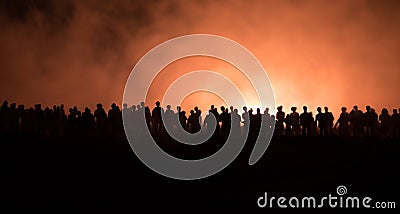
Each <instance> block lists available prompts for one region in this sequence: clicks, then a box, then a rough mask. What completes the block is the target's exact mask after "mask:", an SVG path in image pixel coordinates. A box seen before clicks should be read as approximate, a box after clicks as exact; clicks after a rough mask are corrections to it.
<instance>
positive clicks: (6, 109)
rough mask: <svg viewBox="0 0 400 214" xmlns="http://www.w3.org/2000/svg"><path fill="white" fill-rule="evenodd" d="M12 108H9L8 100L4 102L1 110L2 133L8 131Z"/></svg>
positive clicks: (0, 124) (0, 129)
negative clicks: (9, 114) (9, 115)
mask: <svg viewBox="0 0 400 214" xmlns="http://www.w3.org/2000/svg"><path fill="white" fill-rule="evenodd" d="M9 110H10V108H9V107H8V102H7V100H5V101H3V105H2V106H1V108H0V132H7V131H8V124H7V119H8V113H9Z"/></svg>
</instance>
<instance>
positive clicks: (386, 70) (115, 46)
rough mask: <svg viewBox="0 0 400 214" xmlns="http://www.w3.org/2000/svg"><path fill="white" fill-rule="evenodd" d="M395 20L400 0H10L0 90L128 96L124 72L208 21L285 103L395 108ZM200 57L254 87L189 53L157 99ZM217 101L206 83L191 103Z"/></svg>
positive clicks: (398, 70) (73, 101) (48, 96)
mask: <svg viewBox="0 0 400 214" xmlns="http://www.w3.org/2000/svg"><path fill="white" fill-rule="evenodd" d="M399 23H400V2H398V1H373V0H371V1H357V0H355V1H206V0H201V1H200V0H199V1H190V2H189V1H178V0H176V1H116V2H112V3H111V2H107V1H101V3H99V1H87V0H85V1H78V0H76V1H2V2H1V3H0V24H1V26H2V27H1V28H2V33H1V34H0V47H1V48H0V70H1V72H0V99H1V100H4V99H7V100H9V102H16V103H24V104H26V105H28V106H31V105H33V104H35V103H43V104H44V105H53V104H61V103H64V104H66V105H67V106H71V105H77V106H78V107H84V106H90V107H92V108H93V107H94V106H95V104H96V103H98V102H102V103H103V104H104V105H106V106H109V105H110V104H111V103H113V102H115V103H121V102H122V94H123V90H124V85H125V81H126V80H127V77H128V75H129V73H130V71H131V69H132V68H133V66H134V65H135V64H136V62H137V61H138V60H139V59H140V57H141V56H143V55H144V54H145V53H146V52H147V51H149V50H150V49H151V48H153V47H155V46H156V45H158V44H159V43H161V42H164V41H166V40H169V39H171V38H174V37H177V36H182V35H185V34H192V33H207V34H216V35H220V36H224V37H227V38H230V39H232V40H235V41H237V42H239V43H240V44H242V45H243V46H245V47H246V48H248V49H249V50H250V51H251V52H252V53H253V54H254V55H255V56H256V57H257V58H258V59H259V60H260V62H261V63H262V64H263V66H264V68H265V69H266V71H267V72H268V75H269V77H270V80H271V83H272V85H273V87H274V91H275V96H276V102H277V104H282V105H283V106H284V108H285V110H286V111H288V109H289V108H290V106H298V107H301V106H303V105H305V104H307V105H308V106H309V107H310V108H311V109H312V110H313V111H315V108H316V106H329V107H331V109H332V110H333V111H334V112H338V110H339V109H340V107H341V106H347V107H348V108H351V106H353V105H355V104H357V105H359V106H361V107H362V108H364V106H365V105H368V104H369V105H372V106H373V107H375V108H376V109H377V110H378V111H380V108H382V107H389V108H398V107H400V103H399V99H398V97H399V96H398V94H399V89H400V85H399V83H400V60H399V59H400V40H399V38H400V24H399ZM200 69H206V70H215V71H217V72H219V73H222V74H224V75H226V76H229V78H231V79H232V81H233V82H235V83H238V84H239V85H240V86H239V87H240V88H241V89H243V90H245V91H246V90H251V88H249V87H248V85H246V83H241V82H242V81H241V78H242V77H241V76H240V74H238V73H237V72H236V71H234V70H235V69H234V68H233V67H232V66H229V65H227V64H226V63H223V62H220V61H218V60H216V59H212V58H207V59H204V58H201V57H200V58H194V59H193V58H187V59H183V60H180V61H177V62H174V63H173V64H171V65H170V66H168V67H167V68H166V69H165V70H164V71H163V72H162V73H161V74H160V76H159V78H157V79H156V80H155V82H154V84H153V86H152V89H151V90H152V91H151V93H149V95H150V96H149V99H148V101H149V104H150V106H153V102H154V101H155V100H157V99H160V100H161V99H162V98H161V97H160V96H161V95H162V93H163V92H164V91H165V90H166V88H167V86H168V83H172V82H173V81H174V79H176V78H177V77H178V76H179V75H182V74H184V73H187V72H190V71H192V70H200ZM211 102H218V103H216V104H217V105H219V104H222V103H223V101H222V100H221V99H220V98H218V97H216V96H215V95H210V94H207V93H203V92H199V93H194V94H192V95H190V96H188V97H187V98H186V99H185V100H184V103H183V105H184V106H185V107H187V108H191V107H193V106H194V105H199V106H201V107H203V106H204V108H206V106H208V105H209V104H210V103H211ZM194 103H196V104H194ZM238 108H239V107H238ZM240 108H241V107H240ZM205 110H207V109H203V111H205Z"/></svg>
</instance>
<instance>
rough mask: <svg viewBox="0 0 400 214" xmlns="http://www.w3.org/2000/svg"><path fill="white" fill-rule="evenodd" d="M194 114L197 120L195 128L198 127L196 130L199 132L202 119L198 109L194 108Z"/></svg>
mask: <svg viewBox="0 0 400 214" xmlns="http://www.w3.org/2000/svg"><path fill="white" fill-rule="evenodd" d="M194 114H195V115H196V117H197V118H198V120H197V122H198V124H196V126H197V127H198V129H199V131H200V129H201V125H200V123H201V121H202V118H201V110H200V109H199V107H197V106H195V107H194Z"/></svg>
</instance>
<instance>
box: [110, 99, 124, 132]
mask: <svg viewBox="0 0 400 214" xmlns="http://www.w3.org/2000/svg"><path fill="white" fill-rule="evenodd" d="M108 121H109V123H110V126H111V130H112V131H120V130H122V114H121V110H120V109H119V107H118V106H117V105H116V104H115V103H113V104H112V105H111V109H110V110H109V111H108Z"/></svg>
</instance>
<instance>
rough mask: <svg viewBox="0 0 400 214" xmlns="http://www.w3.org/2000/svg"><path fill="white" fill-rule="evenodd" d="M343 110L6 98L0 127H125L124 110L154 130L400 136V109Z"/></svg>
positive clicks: (45, 130)
mask: <svg viewBox="0 0 400 214" xmlns="http://www.w3.org/2000/svg"><path fill="white" fill-rule="evenodd" d="M341 110H342V112H341V114H340V116H339V118H338V119H337V121H336V123H334V121H335V118H334V116H333V114H332V112H330V111H329V109H328V107H324V111H322V108H321V107H318V108H317V114H316V115H315V117H314V116H313V113H312V112H310V111H308V108H307V107H306V106H304V107H303V112H302V113H298V112H297V108H296V107H292V108H291V112H290V113H289V114H286V113H285V112H283V107H282V106H279V107H278V108H277V113H276V115H273V114H270V112H269V108H266V109H265V110H264V112H263V113H261V110H260V109H259V108H257V109H256V112H253V109H247V107H243V113H242V114H241V115H240V114H239V111H238V109H235V108H234V107H233V106H231V107H230V108H226V107H224V106H221V107H220V110H218V109H217V108H215V107H214V106H213V105H212V106H211V108H210V109H209V110H208V114H207V115H206V116H205V118H204V121H203V120H202V111H201V110H200V109H199V108H197V107H195V108H194V109H193V110H190V113H189V114H188V115H186V112H185V111H184V110H182V109H181V107H179V106H177V111H176V112H174V111H173V110H172V109H171V106H170V105H167V106H166V109H165V110H164V109H163V108H162V107H161V104H160V102H156V107H155V108H154V109H153V110H150V108H149V107H148V106H145V103H144V102H141V103H140V104H139V105H133V106H131V107H128V105H127V104H124V105H123V108H122V110H121V109H120V108H119V107H118V106H117V105H116V104H112V105H111V109H109V110H108V112H106V110H105V109H104V108H103V106H102V104H97V108H96V110H95V111H94V112H93V113H92V111H91V110H90V109H89V108H87V107H86V108H85V110H84V111H83V112H81V111H79V110H78V108H77V107H73V108H70V109H69V110H68V112H69V113H68V114H67V113H66V112H65V110H64V105H60V106H56V105H54V106H53V108H49V107H46V108H44V109H42V106H41V105H40V104H37V105H35V106H34V107H30V108H25V106H24V105H19V106H17V105H16V104H15V103H12V104H10V105H9V104H8V102H7V101H4V102H3V104H2V106H1V108H0V133H36V134H41V135H46V136H63V135H66V134H82V133H100V134H104V133H109V132H121V131H123V127H124V126H123V119H122V114H124V117H125V119H126V120H125V122H126V121H128V122H127V124H126V125H128V126H130V125H132V126H135V122H137V121H140V117H142V119H144V121H145V122H146V125H147V128H148V129H150V130H151V131H152V133H153V134H161V133H165V130H166V129H169V130H173V129H178V128H180V127H182V128H183V129H184V130H185V131H187V132H190V133H197V132H199V131H200V130H201V129H202V127H204V129H205V130H207V129H210V128H212V129H213V130H214V134H215V135H223V136H226V135H228V134H229V132H230V130H231V129H232V128H236V129H237V130H240V129H241V128H240V127H245V128H247V127H248V128H249V132H250V133H258V132H259V131H260V129H261V128H262V127H265V128H266V129H265V130H267V131H268V130H272V129H273V128H274V130H273V131H274V134H275V135H279V136H300V135H302V136H330V135H333V134H338V135H341V136H355V137H371V136H372V137H382V138H395V139H399V138H400V136H399V135H400V114H399V112H398V110H397V109H393V112H392V114H389V111H388V110H387V109H386V108H383V109H382V111H381V113H380V115H378V113H376V112H375V110H374V109H373V108H371V107H370V106H366V111H365V112H363V111H361V110H360V109H359V108H358V106H354V107H353V109H352V110H351V111H350V112H347V108H346V107H342V109H341ZM143 115H144V117H143ZM202 121H203V122H202ZM214 128H215V129H214ZM337 128H338V129H337ZM335 130H337V132H336V131H335Z"/></svg>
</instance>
